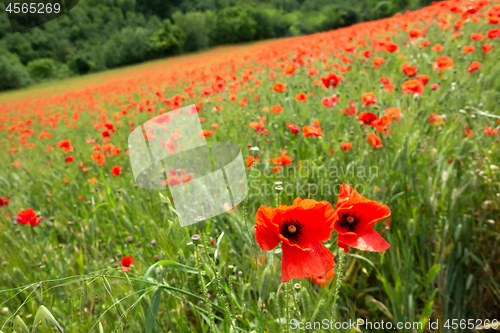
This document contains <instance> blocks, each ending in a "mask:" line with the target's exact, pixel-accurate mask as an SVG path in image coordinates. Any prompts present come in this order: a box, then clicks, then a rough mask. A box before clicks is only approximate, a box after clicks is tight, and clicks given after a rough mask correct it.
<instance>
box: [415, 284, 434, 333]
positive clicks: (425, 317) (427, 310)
mask: <svg viewBox="0 0 500 333" xmlns="http://www.w3.org/2000/svg"><path fill="white" fill-rule="evenodd" d="M436 292H437V289H435V290H434V292H433V293H432V296H431V298H430V299H429V300H428V301H427V303H425V306H424V309H423V310H422V315H421V316H420V321H419V322H420V323H422V329H421V330H419V333H422V332H424V331H425V327H426V326H427V322H428V321H429V317H430V315H431V311H432V306H433V305H434V297H435V296H436Z"/></svg>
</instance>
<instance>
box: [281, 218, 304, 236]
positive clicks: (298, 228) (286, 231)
mask: <svg viewBox="0 0 500 333" xmlns="http://www.w3.org/2000/svg"><path fill="white" fill-rule="evenodd" d="M302 228H303V226H302V224H301V223H300V222H298V221H296V220H286V221H285V222H283V224H282V225H281V230H280V234H282V235H283V237H285V238H287V239H291V240H294V241H298V240H299V236H300V235H302Z"/></svg>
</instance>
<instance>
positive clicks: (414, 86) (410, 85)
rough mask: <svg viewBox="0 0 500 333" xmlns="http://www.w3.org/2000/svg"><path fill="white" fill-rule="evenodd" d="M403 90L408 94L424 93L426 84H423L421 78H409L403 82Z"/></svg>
mask: <svg viewBox="0 0 500 333" xmlns="http://www.w3.org/2000/svg"><path fill="white" fill-rule="evenodd" d="M401 90H402V91H403V93H407V94H412V95H414V94H417V95H422V92H423V91H424V85H423V84H422V82H420V80H408V81H406V82H405V83H403V86H402V87H401Z"/></svg>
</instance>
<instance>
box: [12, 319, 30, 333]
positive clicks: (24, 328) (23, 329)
mask: <svg viewBox="0 0 500 333" xmlns="http://www.w3.org/2000/svg"><path fill="white" fill-rule="evenodd" d="M13 328H14V329H16V328H19V329H20V330H21V332H27V333H29V329H28V326H26V324H25V323H24V321H23V320H22V319H21V317H19V316H16V317H15V318H14V327H13Z"/></svg>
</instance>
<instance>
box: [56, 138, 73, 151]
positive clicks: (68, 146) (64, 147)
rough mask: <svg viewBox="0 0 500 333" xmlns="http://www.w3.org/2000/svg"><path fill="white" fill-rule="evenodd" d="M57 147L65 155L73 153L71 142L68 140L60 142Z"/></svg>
mask: <svg viewBox="0 0 500 333" xmlns="http://www.w3.org/2000/svg"><path fill="white" fill-rule="evenodd" d="M57 147H58V148H61V149H62V150H63V151H64V152H65V153H67V152H70V151H73V147H72V146H71V142H70V141H69V140H62V141H59V142H58V143H57Z"/></svg>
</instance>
